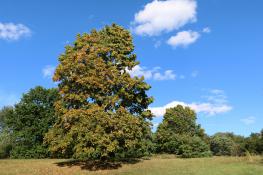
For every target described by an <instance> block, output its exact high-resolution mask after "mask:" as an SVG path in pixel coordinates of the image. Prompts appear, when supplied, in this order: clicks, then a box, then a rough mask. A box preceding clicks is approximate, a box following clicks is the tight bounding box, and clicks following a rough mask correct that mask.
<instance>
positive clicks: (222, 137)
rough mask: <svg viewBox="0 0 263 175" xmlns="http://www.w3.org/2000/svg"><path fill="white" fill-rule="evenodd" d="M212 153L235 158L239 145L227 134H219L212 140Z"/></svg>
mask: <svg viewBox="0 0 263 175" xmlns="http://www.w3.org/2000/svg"><path fill="white" fill-rule="evenodd" d="M210 142H211V143H210V147H211V151H212V152H213V154H214V155H217V156H234V155H236V153H237V149H238V145H237V144H236V143H235V141H234V140H233V139H232V138H231V137H230V136H229V135H227V134H225V133H217V134H215V135H214V136H212V137H211V140H210Z"/></svg>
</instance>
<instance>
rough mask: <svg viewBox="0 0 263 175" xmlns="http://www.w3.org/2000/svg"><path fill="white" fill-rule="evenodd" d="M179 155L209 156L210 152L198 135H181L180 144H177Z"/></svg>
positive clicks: (191, 156)
mask: <svg viewBox="0 0 263 175" xmlns="http://www.w3.org/2000/svg"><path fill="white" fill-rule="evenodd" d="M179 155H182V157H183V158H196V157H210V156H212V153H211V151H210V149H209V145H207V144H206V143H205V142H204V141H203V140H202V139H201V138H200V137H197V136H193V137H191V136H187V135H185V136H183V137H182V144H181V145H180V146H179Z"/></svg>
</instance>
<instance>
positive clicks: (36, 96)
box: [2, 86, 59, 158]
mask: <svg viewBox="0 0 263 175" xmlns="http://www.w3.org/2000/svg"><path fill="white" fill-rule="evenodd" d="M58 99H59V94H58V91H57V89H45V88H43V87H40V86H38V87H36V88H34V89H31V90H30V91H29V92H28V93H26V94H24V95H23V97H22V99H21V101H20V102H19V103H18V104H16V105H15V106H14V108H4V111H3V112H4V113H2V114H3V120H4V123H5V129H6V130H7V131H8V132H9V133H10V134H11V136H12V137H13V140H14V142H15V143H14V148H13V149H12V151H11V157H15V158H40V157H46V156H47V154H48V151H47V148H46V146H44V145H43V138H44V134H45V133H46V132H47V131H48V130H49V128H51V127H52V125H53V124H54V122H55V119H56V117H55V111H54V106H53V105H54V103H55V101H57V100H58Z"/></svg>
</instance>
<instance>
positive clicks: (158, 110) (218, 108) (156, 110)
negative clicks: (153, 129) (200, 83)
mask: <svg viewBox="0 0 263 175" xmlns="http://www.w3.org/2000/svg"><path fill="white" fill-rule="evenodd" d="M222 93H223V94H224V96H223V95H222ZM209 94H210V96H207V97H210V99H207V101H205V102H198V103H197V102H193V103H185V102H182V101H172V102H170V103H168V104H166V105H164V106H161V107H151V108H149V109H150V110H151V111H152V113H153V114H154V115H155V116H157V117H162V116H163V115H164V114H165V112H166V109H168V108H172V107H176V106H177V105H182V106H188V107H190V108H191V109H193V110H194V111H195V112H197V113H203V114H206V115H216V114H221V113H225V112H228V111H230V110H232V106H230V105H228V103H227V100H226V98H227V97H226V95H225V93H224V91H222V92H221V93H220V94H219V95H218V94H215V93H214V92H213V90H211V91H210V93H209ZM222 99H223V100H222Z"/></svg>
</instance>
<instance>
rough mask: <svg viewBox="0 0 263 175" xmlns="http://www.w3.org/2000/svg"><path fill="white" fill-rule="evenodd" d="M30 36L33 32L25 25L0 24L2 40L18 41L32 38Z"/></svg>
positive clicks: (0, 37)
mask: <svg viewBox="0 0 263 175" xmlns="http://www.w3.org/2000/svg"><path fill="white" fill-rule="evenodd" d="M30 35H31V30H30V29H29V28H28V27H27V26H25V25H23V24H14V23H1V22H0V39H3V40H18V39H20V38H21V37H25V36H30Z"/></svg>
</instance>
